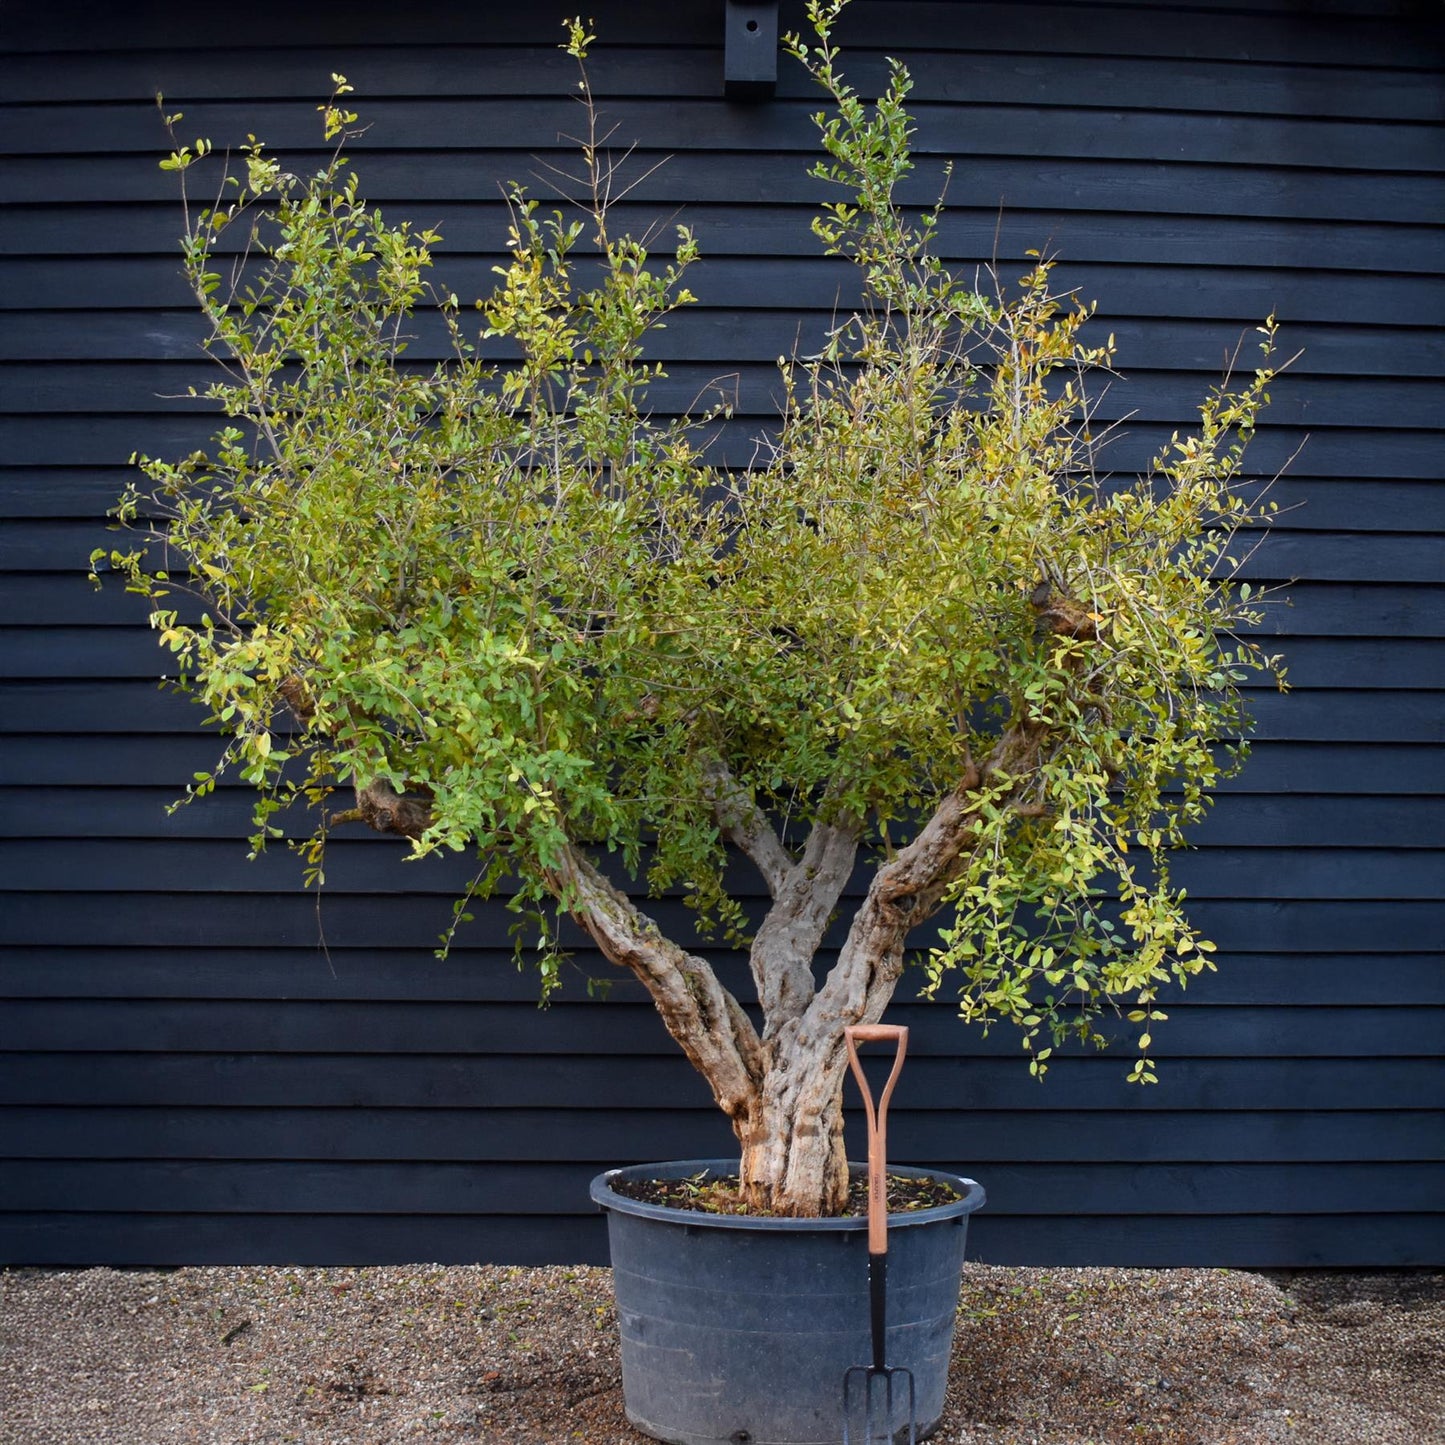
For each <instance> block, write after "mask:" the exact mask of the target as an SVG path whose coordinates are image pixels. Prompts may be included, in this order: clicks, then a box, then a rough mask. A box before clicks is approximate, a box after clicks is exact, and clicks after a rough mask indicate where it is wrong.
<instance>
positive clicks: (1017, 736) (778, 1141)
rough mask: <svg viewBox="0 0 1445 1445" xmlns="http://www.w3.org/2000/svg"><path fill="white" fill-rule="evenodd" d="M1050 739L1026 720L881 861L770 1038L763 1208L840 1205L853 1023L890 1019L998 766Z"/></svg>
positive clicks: (746, 1178) (759, 1163)
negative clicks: (832, 948) (817, 978)
mask: <svg viewBox="0 0 1445 1445" xmlns="http://www.w3.org/2000/svg"><path fill="white" fill-rule="evenodd" d="M1045 740H1046V733H1045V730H1044V729H1042V728H1040V727H1037V726H1034V725H1032V724H1030V723H1029V722H1028V721H1026V720H1020V721H1017V722H1016V723H1015V724H1014V725H1013V726H1011V727H1010V728H1009V729H1008V730H1007V731H1006V732H1005V733H1004V735H1003V737H1002V738H1001V739H1000V740H999V742H998V744H997V746H996V747H995V748H994V750H993V752H992V753H991V754H990V756H989V758H988V760H987V761H986V762H985V763H984V764H983V765H982V766H981V767H973V766H970V767H969V768H968V770H967V772H966V773H965V775H964V776H963V778H961V779H960V781H959V783H958V785H957V787H955V788H954V789H953V791H952V792H950V793H949V794H948V796H947V797H945V798H944V799H943V801H942V802H941V803H940V804H939V806H938V808H937V809H936V810H935V811H934V813H933V815H932V817H930V818H929V819H928V821H927V822H926V823H925V824H924V826H923V827H922V828H921V829H920V830H919V832H918V834H917V836H916V837H915V838H914V839H913V841H912V842H911V843H909V844H908V845H907V846H906V847H904V848H902V849H900V850H899V851H898V852H897V853H896V854H894V855H893V857H891V858H890V859H888V860H887V861H886V862H884V863H883V864H881V865H880V866H879V868H878V871H877V872H876V873H875V874H874V875H873V879H872V881H871V882H870V884H869V887H868V891H867V893H866V895H865V896H864V899H863V902H862V903H861V904H860V905H859V907H858V910H857V912H856V913H855V914H854V916H853V921H852V923H851V925H850V927H849V930H848V936H847V938H846V940H845V941H844V944H843V948H842V951H841V952H840V954H839V957H838V961H837V963H836V964H835V965H834V966H833V968H832V970H831V971H830V972H829V974H828V977H827V979H826V980H825V981H824V983H823V985H822V987H820V988H819V989H818V990H817V991H816V993H815V994H814V996H813V998H812V999H811V1001H810V1002H809V1004H808V1006H807V1008H806V1009H805V1010H803V1012H802V1013H801V1014H799V1015H797V1016H796V1017H793V1018H790V1019H788V1020H786V1021H785V1022H784V1023H783V1024H782V1025H781V1027H780V1028H779V1029H777V1030H776V1031H775V1033H773V1034H772V1035H771V1036H770V1037H769V1067H768V1070H767V1073H766V1074H765V1076H764V1078H763V1080H762V1085H761V1088H760V1090H759V1098H758V1104H757V1108H756V1111H755V1114H754V1116H753V1118H752V1119H751V1120H750V1126H751V1132H750V1133H749V1135H748V1136H747V1137H745V1138H743V1185H744V1190H745V1192H746V1193H747V1195H748V1198H749V1200H750V1201H752V1202H753V1203H754V1205H755V1207H769V1208H772V1209H773V1210H775V1211H776V1212H778V1213H783V1214H793V1215H800V1216H807V1215H814V1214H827V1213H830V1212H833V1211H835V1210H837V1209H838V1208H839V1207H840V1205H841V1203H842V1200H843V1197H844V1195H845V1193H846V1190H847V1162H846V1157H845V1153H844V1149H843V1139H842V1119H843V1116H842V1089H843V1079H844V1074H845V1071H846V1067H847V1062H846V1052H845V1046H844V1042H843V1030H844V1029H845V1028H846V1027H847V1026H848V1025H850V1024H860V1023H876V1022H878V1020H879V1019H880V1018H881V1017H882V1015H883V1010H884V1009H885V1008H886V1007H887V1006H888V1002H889V1000H890V999H891V998H892V997H893V993H894V990H895V989H896V988H897V986H898V980H899V978H900V977H901V976H902V972H903V961H904V948H905V945H906V942H907V938H908V934H909V933H910V932H911V931H912V929H913V928H915V927H916V926H917V925H918V924H920V923H923V922H924V921H925V920H927V919H928V918H929V917H931V916H932V915H933V914H934V913H936V912H937V911H938V908H939V906H940V905H941V903H942V901H943V899H944V897H945V895H946V894H947V891H948V886H949V884H950V883H951V882H953V880H954V879H955V878H957V877H958V875H959V872H960V871H961V869H962V867H963V864H964V861H965V859H966V858H967V856H968V848H969V844H970V842H971V840H972V837H973V832H974V823H975V820H976V818H977V816H978V807H979V798H980V793H981V790H982V789H984V788H986V787H989V786H990V785H992V784H995V783H996V780H997V777H998V776H999V775H1000V774H1002V775H1006V776H1010V777H1021V778H1026V777H1027V776H1028V775H1029V774H1030V773H1031V772H1032V770H1033V768H1034V766H1036V765H1037V762H1038V758H1039V753H1040V749H1041V748H1042V747H1043V745H1044V743H1045ZM1010 801H1011V803H1012V806H1014V807H1016V808H1018V809H1019V810H1020V811H1026V810H1028V809H1029V805H1028V804H1027V803H1025V802H1023V801H1022V800H1021V799H1018V798H1014V799H1012V800H1009V799H1005V800H1004V802H1005V803H1009V802H1010Z"/></svg>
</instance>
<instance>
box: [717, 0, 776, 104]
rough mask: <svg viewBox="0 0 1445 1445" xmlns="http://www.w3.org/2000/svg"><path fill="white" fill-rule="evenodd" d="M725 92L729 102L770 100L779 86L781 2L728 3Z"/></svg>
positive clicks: (733, 0) (751, 0)
mask: <svg viewBox="0 0 1445 1445" xmlns="http://www.w3.org/2000/svg"><path fill="white" fill-rule="evenodd" d="M726 5H727V20H726V31H725V38H726V43H725V45H724V57H723V89H724V93H725V94H726V96H727V98H728V99H729V100H747V101H758V100H771V99H772V96H773V92H774V91H775V90H776V89H777V85H778V0H726Z"/></svg>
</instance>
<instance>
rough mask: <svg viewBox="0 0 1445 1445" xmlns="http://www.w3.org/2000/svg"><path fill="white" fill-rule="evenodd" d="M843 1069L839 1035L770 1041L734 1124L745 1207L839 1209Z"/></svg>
mask: <svg viewBox="0 0 1445 1445" xmlns="http://www.w3.org/2000/svg"><path fill="white" fill-rule="evenodd" d="M845 1070H846V1054H845V1053H844V1049H843V1043H842V1039H841V1037H840V1036H837V1035H833V1036H831V1037H830V1036H827V1035H824V1036H819V1037H817V1038H809V1039H805V1040H801V1041H800V1040H797V1039H794V1040H791V1041H790V1043H789V1045H788V1046H787V1047H785V1048H783V1049H778V1048H777V1047H776V1045H775V1047H774V1056H773V1058H772V1060H771V1061H770V1063H769V1065H768V1067H767V1069H766V1070H765V1071H764V1073H763V1076H762V1079H761V1080H760V1081H759V1084H758V1088H757V1093H756V1095H755V1097H754V1099H753V1101H752V1104H751V1107H750V1108H749V1109H748V1111H747V1113H746V1115H745V1116H744V1117H743V1118H741V1119H739V1120H736V1121H734V1129H735V1131H736V1133H737V1136H738V1142H739V1144H740V1145H741V1147H742V1158H741V1163H740V1170H739V1172H740V1176H741V1182H742V1190H743V1197H744V1198H745V1199H746V1200H747V1203H748V1207H749V1208H750V1209H752V1210H756V1211H758V1212H759V1213H767V1214H780V1215H787V1216H790V1217H795V1218H800V1219H813V1218H818V1217H822V1216H826V1215H830V1214H839V1213H841V1212H842V1209H843V1204H844V1201H845V1200H846V1198H847V1195H848V1157H847V1153H846V1151H845V1149H844V1146H843V1074H844V1072H845Z"/></svg>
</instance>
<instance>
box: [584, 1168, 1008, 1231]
mask: <svg viewBox="0 0 1445 1445" xmlns="http://www.w3.org/2000/svg"><path fill="white" fill-rule="evenodd" d="M737 1167H738V1166H737V1160H736V1159H674V1160H668V1161H666V1162H664V1163H660V1164H629V1165H626V1166H624V1167H621V1168H617V1169H608V1170H606V1171H604V1172H603V1173H601V1174H599V1175H597V1176H596V1178H594V1179H593V1181H592V1186H591V1189H590V1191H589V1192H590V1194H591V1196H592V1200H593V1202H594V1203H595V1204H597V1205H598V1206H599V1207H600V1208H602V1209H604V1210H606V1209H611V1210H615V1211H616V1212H617V1213H618V1214H632V1215H637V1216H639V1217H641V1218H643V1219H656V1220H661V1221H663V1222H665V1223H667V1224H681V1225H688V1226H691V1227H692V1228H695V1229H696V1228H706V1229H754V1230H768V1231H781V1232H789V1231H797V1232H812V1233H818V1232H820V1231H821V1232H830V1233H855V1232H856V1233H866V1232H867V1229H868V1216H867V1215H866V1214H844V1215H837V1216H834V1217H833V1218H830V1219H778V1218H775V1217H773V1216H771V1215H756V1214H709V1213H706V1212H705V1211H703V1210H698V1209H678V1208H675V1207H674V1206H672V1205H670V1204H648V1203H646V1202H644V1201H643V1200H640V1199H629V1198H627V1196H626V1195H623V1194H618V1193H617V1192H616V1190H614V1189H613V1188H612V1181H613V1180H614V1179H619V1178H629V1179H686V1178H687V1177H688V1176H689V1175H692V1174H700V1173H703V1172H704V1171H706V1172H707V1173H709V1174H712V1175H720V1174H736V1173H737ZM848 1167H849V1169H850V1171H851V1170H862V1169H864V1168H865V1166H864V1165H861V1164H852V1163H850V1164H849V1166H848ZM888 1172H889V1173H890V1174H902V1175H904V1176H905V1177H906V1178H909V1179H940V1180H943V1181H944V1182H945V1183H947V1184H951V1185H952V1186H953V1187H954V1188H955V1189H957V1190H958V1192H959V1195H960V1197H959V1198H958V1199H955V1200H953V1201H952V1203H949V1204H937V1205H935V1206H934V1207H933V1208H932V1209H917V1210H905V1211H903V1212H901V1213H897V1214H890V1215H889V1216H888V1228H889V1230H890V1231H892V1230H895V1229H911V1228H916V1227H917V1226H919V1225H924V1224H937V1223H943V1222H946V1221H949V1220H959V1221H961V1220H963V1219H964V1218H965V1216H967V1215H969V1214H972V1213H973V1212H974V1210H975V1209H979V1208H981V1207H982V1205H983V1203H984V1201H985V1198H986V1196H985V1194H984V1190H983V1185H981V1184H979V1183H978V1182H977V1181H976V1180H973V1179H967V1178H965V1177H964V1176H963V1175H961V1174H954V1173H951V1172H950V1171H949V1170H947V1169H920V1168H917V1167H909V1166H906V1165H901V1164H890V1165H889V1166H888Z"/></svg>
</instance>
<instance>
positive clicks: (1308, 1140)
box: [3, 1104, 1445, 1170]
mask: <svg viewBox="0 0 1445 1445" xmlns="http://www.w3.org/2000/svg"><path fill="white" fill-rule="evenodd" d="M1096 1124H1097V1125H1098V1127H1097V1128H1096V1129H1095V1130H1094V1131H1092V1132H1091V1134H1090V1135H1089V1136H1087V1137H1086V1136H1084V1135H1083V1134H1081V1132H1080V1129H1079V1126H1078V1121H1077V1120H1076V1119H1070V1118H1066V1117H1062V1116H1054V1115H1051V1114H1048V1113H1037V1114H1029V1115H1020V1114H1018V1113H1006V1112H1000V1111H997V1110H994V1111H981V1110H971V1111H969V1113H968V1115H967V1118H966V1120H959V1119H956V1118H953V1117H951V1116H950V1115H948V1114H944V1113H920V1112H917V1111H912V1110H909V1109H907V1108H904V1107H902V1105H901V1104H900V1106H899V1108H898V1111H897V1113H895V1114H892V1115H891V1116H890V1119H889V1130H888V1142H889V1146H890V1149H891V1151H892V1154H893V1157H894V1158H895V1159H896V1160H897V1162H899V1163H907V1162H908V1161H910V1160H924V1161H928V1160H938V1159H943V1158H946V1157H953V1156H955V1155H957V1154H958V1153H959V1151H960V1150H961V1149H963V1150H966V1153H967V1158H968V1159H969V1160H980V1159H981V1160H990V1161H992V1162H993V1163H994V1164H998V1163H1012V1164H1018V1163H1032V1164H1049V1163H1055V1164H1061V1165H1066V1164H1069V1163H1072V1162H1076V1161H1083V1162H1093V1163H1110V1162H1112V1163H1117V1164H1134V1163H1137V1162H1138V1161H1139V1160H1140V1159H1148V1160H1149V1161H1151V1162H1152V1163H1154V1164H1163V1163H1169V1162H1179V1163H1197V1162H1198V1161H1199V1160H1201V1159H1205V1158H1207V1159H1211V1160H1226V1159H1227V1160H1228V1161H1231V1162H1235V1163H1255V1164H1269V1163H1281V1164H1284V1163H1293V1164H1309V1163H1336V1162H1339V1163H1362V1162H1365V1161H1369V1160H1378V1161H1380V1162H1381V1163H1389V1162H1391V1161H1394V1160H1413V1161H1417V1162H1422V1163H1423V1162H1430V1161H1438V1160H1440V1159H1442V1158H1445V1133H1442V1131H1441V1130H1440V1129H1439V1128H1438V1127H1437V1126H1436V1120H1435V1119H1434V1117H1433V1116H1432V1115H1431V1114H1430V1113H1429V1112H1428V1111H1414V1112H1407V1111H1400V1110H1393V1111H1383V1112H1375V1113H1366V1112H1361V1111H1355V1112H1348V1111H1337V1112H1334V1113H1323V1112H1321V1113H1313V1114H1310V1113H1304V1114H1300V1113H1278V1114H1230V1115H1223V1114H1217V1113H1207V1112H1205V1113H1193V1114H1186V1113H1173V1114H1138V1113H1117V1114H1114V1115H1112V1116H1101V1117H1100V1118H1099V1119H1098V1120H1097V1121H1096ZM1105 1126H1107V1127H1105ZM862 1127H863V1121H862V1118H861V1114H860V1112H859V1111H858V1110H857V1109H850V1110H849V1111H848V1135H849V1138H850V1141H851V1142H850V1152H851V1154H852V1155H853V1156H854V1157H858V1156H859V1155H860V1153H861V1151H863V1150H864V1149H865V1148H866V1143H865V1141H864V1139H863V1138H862ZM3 1128H4V1135H5V1141H6V1151H7V1153H8V1154H9V1156H10V1157H11V1158H12V1159H32V1160H43V1159H66V1158H70V1159H75V1158H90V1159H195V1160H198V1161H199V1160H212V1159H228V1160H248V1159H256V1160H275V1159H292V1160H330V1161H338V1162H339V1161H344V1160H353V1161H354V1160H375V1161H378V1162H386V1161H390V1162H400V1161H406V1160H412V1159H416V1160H432V1161H447V1160H454V1161H458V1162H468V1163H476V1164H481V1163H490V1162H492V1161H524V1160H537V1161H547V1160H551V1159H557V1158H570V1159H588V1158H596V1159H600V1160H604V1161H613V1160H633V1159H649V1158H658V1159H680V1158H688V1157H691V1156H694V1155H708V1156H715V1157H726V1156H727V1155H729V1154H730V1153H731V1152H732V1151H733V1150H734V1149H735V1148H736V1147H737V1146H736V1143H735V1141H734V1140H733V1138H732V1135H731V1133H730V1131H729V1130H728V1127H727V1124H726V1122H725V1121H724V1120H723V1118H722V1117H721V1115H720V1114H719V1113H718V1112H717V1111H716V1110H714V1109H704V1110H681V1109H666V1110H664V1109H651V1110H649V1109H634V1110H629V1111H628V1112H627V1113H625V1114H609V1113H606V1112H603V1113H601V1114H600V1115H586V1116H583V1115H579V1114H577V1113H575V1112H573V1111H571V1110H566V1109H527V1108H516V1109H509V1108H505V1107H502V1108H495V1109H464V1108H462V1109H382V1110H372V1109H300V1108H298V1109H288V1108H276V1109H248V1108H239V1109H234V1108H233V1109H224V1108H222V1109H212V1108H190V1109H188V1108H180V1107H175V1106H169V1107H167V1106H156V1107H152V1108H142V1109H137V1108H85V1107H74V1106H72V1107H67V1108H12V1109H8V1110H6V1111H5V1114H4V1115H3ZM1222 1138H1223V1140H1224V1141H1225V1143H1224V1147H1223V1148H1221V1139H1222ZM965 1167H966V1169H970V1170H971V1169H975V1168H977V1167H978V1166H976V1165H974V1164H971V1163H970V1164H967V1165H966V1166H965Z"/></svg>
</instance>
